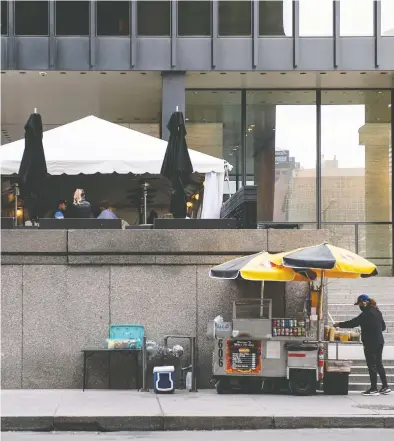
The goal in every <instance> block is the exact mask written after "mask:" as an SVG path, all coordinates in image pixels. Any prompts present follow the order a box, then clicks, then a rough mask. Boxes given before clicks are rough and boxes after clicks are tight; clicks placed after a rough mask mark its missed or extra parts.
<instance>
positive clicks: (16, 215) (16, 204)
mask: <svg viewBox="0 0 394 441" xmlns="http://www.w3.org/2000/svg"><path fill="white" fill-rule="evenodd" d="M17 225H18V190H17V188H16V187H15V226H17Z"/></svg>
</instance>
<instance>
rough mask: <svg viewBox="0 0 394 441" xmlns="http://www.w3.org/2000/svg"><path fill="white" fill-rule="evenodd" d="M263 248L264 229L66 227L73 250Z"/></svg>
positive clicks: (216, 251) (224, 250)
mask: <svg viewBox="0 0 394 441" xmlns="http://www.w3.org/2000/svg"><path fill="white" fill-rule="evenodd" d="M266 249H267V230H101V231H99V230H89V231H88V232H87V231H82V230H78V231H77V230H69V231H68V250H69V252H70V253H74V254H97V253H100V254H101V253H106V254H111V253H118V254H248V253H253V252H259V251H262V250H266Z"/></svg>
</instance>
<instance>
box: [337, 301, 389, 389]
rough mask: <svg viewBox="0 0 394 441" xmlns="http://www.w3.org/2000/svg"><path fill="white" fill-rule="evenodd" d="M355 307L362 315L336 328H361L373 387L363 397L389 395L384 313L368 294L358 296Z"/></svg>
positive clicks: (339, 324) (338, 324)
mask: <svg viewBox="0 0 394 441" xmlns="http://www.w3.org/2000/svg"><path fill="white" fill-rule="evenodd" d="M354 305H355V306H358V307H359V308H360V310H361V314H360V315H359V316H358V317H355V318H354V319H352V320H348V321H346V322H341V323H335V324H334V327H336V328H348V329H352V328H357V327H360V328H361V340H362V342H363V345H364V354H365V360H366V362H367V366H368V371H369V377H370V380H371V387H370V389H368V390H367V391H366V392H364V393H363V395H366V396H377V395H379V394H382V395H388V394H389V393H391V389H390V387H389V385H388V383H387V377H386V372H385V370H384V367H383V362H382V354H383V348H384V338H383V331H385V330H386V323H385V322H384V319H383V316H382V313H381V312H380V310H379V308H378V307H377V305H376V302H375V300H374V299H371V298H370V297H369V296H367V295H366V294H361V295H360V296H358V298H357V301H356V303H355V304H354ZM378 374H379V377H380V380H381V382H382V388H381V389H380V391H378Z"/></svg>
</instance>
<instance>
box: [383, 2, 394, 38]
mask: <svg viewBox="0 0 394 441" xmlns="http://www.w3.org/2000/svg"><path fill="white" fill-rule="evenodd" d="M382 35H384V36H387V37H394V1H393V0H382Z"/></svg>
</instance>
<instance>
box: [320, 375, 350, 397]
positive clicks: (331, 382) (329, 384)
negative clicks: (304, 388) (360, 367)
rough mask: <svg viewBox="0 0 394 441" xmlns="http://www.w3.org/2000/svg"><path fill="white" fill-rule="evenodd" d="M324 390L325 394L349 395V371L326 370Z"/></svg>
mask: <svg viewBox="0 0 394 441" xmlns="http://www.w3.org/2000/svg"><path fill="white" fill-rule="evenodd" d="M323 391H324V394H325V395H348V394H349V373H348V372H326V373H325V374H324V381H323Z"/></svg>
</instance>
